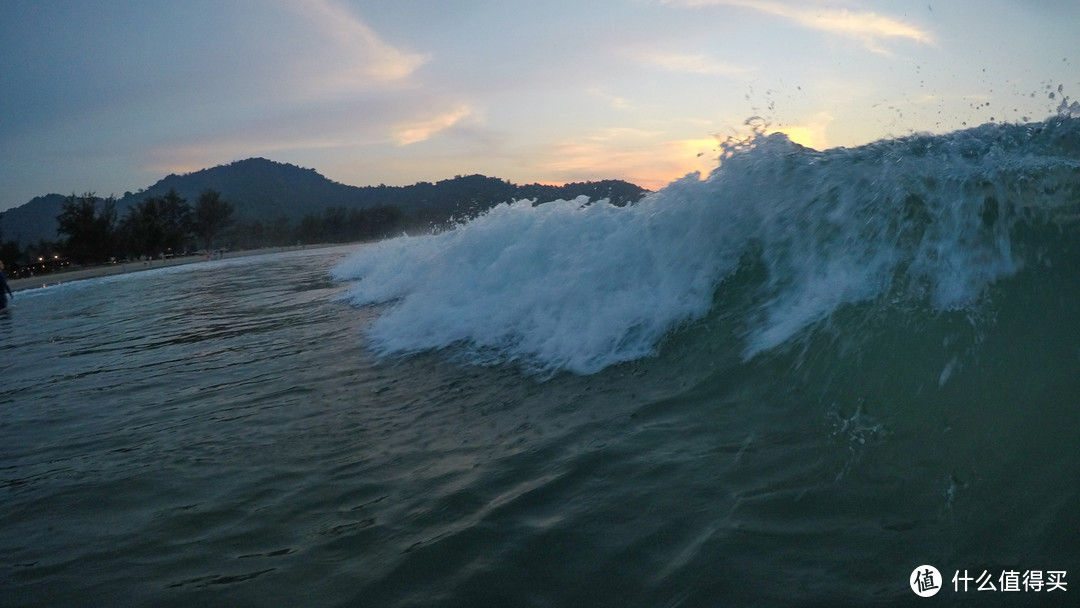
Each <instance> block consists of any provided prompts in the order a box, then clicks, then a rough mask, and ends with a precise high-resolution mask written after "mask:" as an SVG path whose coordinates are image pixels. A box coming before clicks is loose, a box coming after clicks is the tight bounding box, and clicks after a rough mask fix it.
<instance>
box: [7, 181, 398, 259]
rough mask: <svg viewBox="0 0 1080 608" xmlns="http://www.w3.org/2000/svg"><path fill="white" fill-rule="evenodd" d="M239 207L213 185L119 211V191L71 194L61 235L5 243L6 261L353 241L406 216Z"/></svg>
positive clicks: (394, 226)
mask: <svg viewBox="0 0 1080 608" xmlns="http://www.w3.org/2000/svg"><path fill="white" fill-rule="evenodd" d="M234 213H235V208H234V206H233V205H232V204H231V203H229V202H228V201H225V200H224V199H223V198H222V197H221V194H220V193H219V192H217V191H215V190H212V189H207V190H205V191H203V193H202V194H200V195H199V197H198V199H197V200H196V201H195V205H194V206H192V205H190V204H189V203H188V202H187V200H186V199H184V197H182V196H180V195H179V194H178V193H177V192H176V190H175V189H173V190H170V191H169V192H168V193H166V194H165V195H163V196H147V197H146V198H144V199H143V200H142V201H141V202H139V203H137V204H135V205H133V206H132V207H130V208H129V209H128V210H127V212H126V213H125V214H124V215H123V216H120V214H119V212H118V210H117V200H116V197H113V196H110V197H108V198H100V197H97V196H95V194H94V193H93V192H87V193H85V194H83V195H81V196H79V195H75V194H72V195H71V196H69V197H67V199H66V200H65V202H64V204H63V206H62V207H61V212H60V215H58V216H57V218H56V221H57V234H58V236H59V238H58V239H57V240H56V241H52V242H49V241H44V240H43V241H40V242H38V243H34V244H30V245H28V246H26V247H25V248H23V249H21V250H20V249H19V246H18V244H16V243H15V242H10V241H9V242H6V243H4V244H3V245H2V246H0V259H3V260H4V261H5V262H6V263H7V264H8V265H9V273H10V274H14V275H15V276H18V275H19V268H20V267H24V268H31V267H34V266H36V268H35V269H34V270H35V271H36V272H42V271H45V272H47V271H49V270H54V269H56V267H58V266H60V265H67V264H68V263H70V264H77V265H92V264H103V263H110V262H116V261H118V260H124V259H128V260H137V259H144V260H145V259H160V258H162V257H168V256H173V255H190V254H193V253H196V252H198V251H205V252H209V251H212V250H214V249H215V248H222V249H255V248H259V247H281V246H288V245H297V244H312V243H347V242H355V241H363V240H371V239H377V238H381V237H384V236H387V235H389V234H394V233H397V232H400V231H402V230H403V229H404V227H405V219H406V218H405V216H404V214H403V213H402V212H401V211H400V210H399V209H398V208H397V207H394V206H390V205H380V206H375V207H368V208H364V209H346V208H345V207H330V208H327V209H325V210H323V211H322V212H320V213H309V214H307V215H305V216H303V217H302V218H301V219H300V221H299V222H296V223H293V222H290V221H289V220H288V219H287V218H285V217H279V218H276V219H274V220H270V221H263V220H249V221H237V220H236V218H235V217H234Z"/></svg>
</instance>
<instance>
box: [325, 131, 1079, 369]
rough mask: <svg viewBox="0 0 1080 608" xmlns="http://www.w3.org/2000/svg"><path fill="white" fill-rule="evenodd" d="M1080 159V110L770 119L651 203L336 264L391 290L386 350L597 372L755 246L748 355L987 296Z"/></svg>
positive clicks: (703, 302) (574, 207) (464, 233)
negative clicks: (881, 305) (983, 120)
mask: <svg viewBox="0 0 1080 608" xmlns="http://www.w3.org/2000/svg"><path fill="white" fill-rule="evenodd" d="M1078 176H1080V119H1076V118H1070V117H1067V116H1059V117H1056V118H1052V119H1049V120H1047V121H1045V122H1043V123H1035V124H1024V125H996V124H987V125H983V126H980V127H977V128H973V129H968V130H965V131H959V132H955V133H950V134H946V135H915V136H911V137H906V138H900V139H890V140H882V141H879V142H875V143H873V144H869V145H866V146H862V147H858V148H850V149H847V148H837V149H832V150H826V151H816V150H811V149H808V148H804V147H802V146H799V145H797V144H795V143H793V142H791V141H789V140H788V139H787V138H786V137H785V136H784V135H782V134H772V135H768V136H764V135H758V136H757V137H755V138H753V139H752V140H751V141H749V142H748V143H746V144H745V145H740V146H737V147H734V148H729V149H728V150H727V151H726V153H725V154H724V155H723V158H722V161H721V164H720V166H719V167H718V168H717V169H715V170H714V171H713V172H712V173H711V174H710V175H708V176H707V177H706V178H705V179H701V178H700V176H699V175H698V174H691V175H688V176H686V177H684V178H682V179H680V180H677V181H675V182H673V183H672V184H670V185H669V186H667V187H666V188H664V189H662V190H660V191H658V192H655V193H652V194H650V195H648V196H646V197H645V198H643V199H642V200H641V201H639V202H638V203H637V204H635V205H631V206H628V207H615V206H612V205H609V204H607V202H606V201H602V200H601V201H595V202H590V201H587V200H584V199H579V200H574V201H553V202H548V203H543V204H536V203H535V202H533V201H518V202H514V203H509V204H504V205H501V206H499V207H496V208H495V209H493V210H491V211H490V212H488V213H487V214H485V215H483V216H481V217H479V218H477V219H475V220H473V221H471V222H469V223H466V224H463V225H461V226H458V227H457V228H456V229H454V230H451V231H448V232H444V233H441V234H436V235H426V236H418V237H403V238H400V239H394V240H390V241H386V242H382V243H379V244H376V245H373V246H370V247H367V248H364V249H362V250H360V251H358V252H357V253H355V254H354V255H353V256H351V257H350V258H349V259H348V260H346V261H345V262H343V263H342V264H340V265H339V266H337V267H336V268H335V269H334V271H333V273H332V274H333V277H334V278H335V279H337V280H339V281H350V282H352V285H351V286H350V288H349V290H348V291H347V293H346V295H345V296H344V297H345V298H346V299H348V300H349V301H350V302H352V303H353V304H355V305H359V306H366V305H372V304H380V303H385V304H386V307H385V309H384V310H382V312H381V315H380V317H379V318H378V320H377V321H376V322H375V323H374V324H373V325H372V326H371V327H370V329H369V330H368V332H367V339H368V343H369V345H370V347H371V348H372V349H373V350H374V351H376V352H377V353H379V354H381V355H383V356H388V355H391V356H392V355H403V354H410V353H416V352H420V351H425V350H439V349H445V348H454V349H455V351H456V352H458V353H461V354H464V355H465V356H467V357H469V358H471V359H472V360H473V361H475V362H478V363H493V362H515V363H517V364H519V365H521V366H522V367H524V368H526V369H528V370H531V371H533V372H536V373H540V374H543V375H547V374H551V373H553V372H556V371H559V370H567V371H571V372H576V373H580V374H590V373H594V372H597V371H599V370H601V369H604V368H605V367H608V366H611V365H614V364H616V363H620V362H626V361H631V360H634V359H638V358H641V357H646V356H651V355H655V354H656V353H657V352H658V349H659V348H661V345H662V343H663V340H664V338H665V336H668V335H670V334H671V332H673V331H677V330H678V329H679V328H680V327H685V326H686V325H687V324H688V323H690V322H692V321H695V320H698V319H702V318H704V317H705V316H707V315H708V314H709V312H710V310H711V309H712V307H713V305H714V296H715V295H716V294H717V292H718V290H723V289H724V283H725V280H727V279H730V278H731V277H732V276H733V275H734V273H735V272H736V271H737V270H738V269H739V268H740V265H741V264H746V263H747V262H748V261H752V262H753V263H755V264H759V265H761V266H762V267H763V268H764V269H765V272H764V277H763V279H762V280H761V282H760V284H759V285H758V286H757V289H756V292H755V297H754V299H753V301H752V303H751V305H750V306H748V307H747V308H746V310H743V311H740V315H742V316H743V317H744V323H743V325H744V326H745V331H744V335H743V336H742V344H741V345H738V346H737V348H738V349H739V350H740V351H741V353H742V356H743V357H744V358H751V357H753V356H755V355H757V354H759V353H761V352H764V351H768V350H770V349H773V348H775V347H777V346H779V345H781V344H784V343H787V342H788V341H790V340H791V339H792V338H793V337H796V336H798V335H801V334H804V333H805V332H806V331H808V329H809V328H812V327H815V326H817V325H819V324H820V323H822V322H824V321H826V320H827V319H829V318H830V317H831V316H832V315H834V314H835V313H836V311H838V310H840V309H843V308H844V307H846V306H850V305H854V304H859V303H864V302H871V301H877V300H881V301H883V302H886V303H888V304H889V305H898V304H904V303H906V304H904V305H911V303H912V302H925V303H926V304H927V305H928V306H929V307H930V308H931V309H932V310H938V311H948V310H958V309H965V308H973V307H975V306H977V303H978V301H979V298H980V297H981V295H982V294H983V293H984V292H985V290H986V288H987V287H988V286H989V285H992V284H994V283H995V282H996V281H998V280H1000V279H1001V278H1003V277H1007V276H1011V275H1013V274H1015V273H1016V272H1017V271H1018V270H1019V269H1021V268H1022V267H1023V266H1024V264H1025V263H1027V262H1028V260H1026V259H1023V256H1021V255H1019V254H1018V253H1017V251H1016V242H1015V241H1016V238H1017V236H1016V235H1017V233H1018V230H1020V231H1022V227H1025V226H1031V225H1033V223H1036V224H1037V223H1039V222H1049V223H1051V224H1055V225H1063V224H1067V223H1068V222H1069V221H1071V219H1070V218H1071V217H1072V216H1073V215H1075V214H1076V212H1077V208H1078V203H1077V201H1078V200H1080V199H1078V192H1080V177H1078ZM1028 249H1030V248H1028Z"/></svg>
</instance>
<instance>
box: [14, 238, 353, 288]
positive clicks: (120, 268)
mask: <svg viewBox="0 0 1080 608" xmlns="http://www.w3.org/2000/svg"><path fill="white" fill-rule="evenodd" d="M331 246H333V245H307V246H304V247H267V248H264V249H251V250H247V251H230V252H229V253H226V254H225V255H224V257H223V258H220V259H234V258H241V257H247V256H252V255H267V254H271V253H279V252H281V251H294V250H296V249H318V248H322V247H331ZM205 261H207V258H206V257H205V256H201V255H189V256H185V257H179V258H170V259H167V260H152V261H147V262H141V261H136V262H128V263H126V264H103V265H101V266H89V267H84V268H77V269H73V270H67V271H64V272H54V273H50V274H43V275H41V276H37V277H29V278H25V279H8V285H9V286H10V287H11V290H12V291H21V290H25V289H38V288H41V287H49V286H50V285H60V284H63V283H70V282H71V281H80V280H82V279H94V278H97V277H105V276H110V275H115V274H126V273H131V272H142V271H144V270H153V269H155V268H165V267H168V266H180V265H182V264H194V263H195V262H205Z"/></svg>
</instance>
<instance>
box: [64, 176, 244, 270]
mask: <svg viewBox="0 0 1080 608" xmlns="http://www.w3.org/2000/svg"><path fill="white" fill-rule="evenodd" d="M233 212H234V208H233V206H232V205H231V204H230V203H228V202H227V201H224V200H222V198H221V194H220V193H218V192H216V191H214V190H206V191H204V192H203V193H202V194H201V195H199V199H198V201H196V203H195V207H194V208H192V206H191V205H189V204H188V202H187V201H186V200H185V199H184V198H183V197H181V196H180V195H179V194H177V193H176V190H170V191H169V192H168V193H167V194H166V195H164V196H148V197H146V198H145V199H143V200H142V202H140V203H138V204H136V205H134V206H132V207H131V208H129V209H128V211H127V213H126V214H125V215H124V217H123V218H118V213H117V209H116V198H115V197H112V196H110V197H108V198H105V199H99V198H98V197H96V196H94V193H92V192H88V193H86V194H83V195H82V196H76V195H75V194H72V195H71V196H69V197H68V198H67V200H66V201H65V202H64V205H63V207H61V211H60V215H58V216H57V217H56V222H57V229H56V230H57V233H58V234H59V235H61V239H60V241H59V242H58V243H57V248H58V250H59V251H60V253H61V254H62V255H64V256H65V257H66V258H67V259H68V260H70V261H71V262H72V263H75V264H83V265H85V264H100V263H104V262H109V261H114V260H116V259H118V258H132V259H134V258H145V259H153V258H160V257H163V256H166V255H177V254H184V253H188V252H191V251H194V250H196V249H197V248H198V247H202V248H204V249H209V248H211V247H212V246H213V244H214V240H215V239H216V238H217V237H218V236H219V235H220V234H221V233H222V232H223V231H224V230H225V229H226V228H228V227H229V226H230V225H231V224H232V221H233V219H232V215H233Z"/></svg>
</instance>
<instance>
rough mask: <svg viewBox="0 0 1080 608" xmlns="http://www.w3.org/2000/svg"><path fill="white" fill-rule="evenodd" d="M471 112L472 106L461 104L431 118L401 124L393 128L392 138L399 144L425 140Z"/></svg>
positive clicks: (405, 144)
mask: <svg viewBox="0 0 1080 608" xmlns="http://www.w3.org/2000/svg"><path fill="white" fill-rule="evenodd" d="M472 113H473V111H472V108H470V107H469V106H465V105H462V106H458V107H456V108H454V109H453V110H449V111H447V112H443V113H442V114H439V115H438V116H435V117H433V118H428V119H425V120H421V121H418V122H410V123H406V124H401V125H398V126H397V127H396V128H395V129H394V139H395V140H396V141H397V143H398V145H399V146H407V145H409V144H415V143H418V142H421V141H426V140H428V139H431V138H432V137H433V136H434V135H435V134H437V133H440V132H442V131H445V130H447V129H449V128H450V127H452V126H454V125H456V124H458V123H459V122H461V121H462V120H463V119H465V118H467V117H468V116H470V115H471V114H472Z"/></svg>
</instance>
